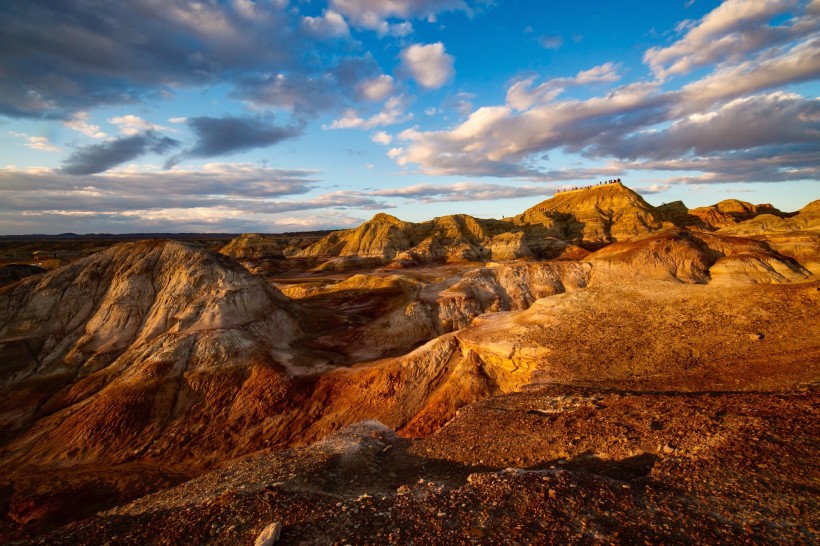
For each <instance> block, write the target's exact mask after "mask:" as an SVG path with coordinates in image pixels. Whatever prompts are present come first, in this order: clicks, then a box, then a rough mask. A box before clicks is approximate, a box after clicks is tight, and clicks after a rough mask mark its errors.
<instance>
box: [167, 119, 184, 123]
mask: <svg viewBox="0 0 820 546" xmlns="http://www.w3.org/2000/svg"><path fill="white" fill-rule="evenodd" d="M168 121H169V122H170V123H185V122H186V121H188V118H168Z"/></svg>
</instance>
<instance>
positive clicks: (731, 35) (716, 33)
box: [644, 0, 797, 79]
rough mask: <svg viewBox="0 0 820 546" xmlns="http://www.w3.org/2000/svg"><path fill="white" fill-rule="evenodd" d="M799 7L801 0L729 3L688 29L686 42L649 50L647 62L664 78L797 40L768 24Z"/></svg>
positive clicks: (733, 0)
mask: <svg viewBox="0 0 820 546" xmlns="http://www.w3.org/2000/svg"><path fill="white" fill-rule="evenodd" d="M796 5H797V0H726V1H725V2H724V3H723V4H721V5H720V6H718V7H717V8H715V9H714V10H712V11H711V12H709V13H708V14H706V15H705V16H704V17H703V19H701V20H700V21H699V22H697V23H696V24H694V25H693V26H691V28H688V30H687V32H686V35H685V36H684V37H683V38H682V39H680V40H678V41H677V42H675V43H674V44H672V45H671V46H669V47H665V48H652V49H649V50H648V51H647V52H646V53H645V54H644V62H646V63H647V64H648V65H649V66H650V68H651V69H652V71H653V72H654V73H655V75H656V76H657V77H659V78H661V79H664V78H666V77H668V76H670V75H676V74H686V73H688V72H690V71H692V70H694V69H695V68H698V67H701V66H706V65H709V64H713V63H716V62H718V61H720V60H723V59H727V58H736V57H737V56H738V55H741V54H745V53H748V52H750V51H756V50H759V49H761V48H764V47H768V46H770V45H772V44H774V43H777V42H780V41H783V40H784V39H789V38H792V37H794V36H793V35H792V33H791V32H790V31H789V27H786V26H769V25H767V24H766V23H767V22H768V21H770V20H771V19H772V18H774V17H776V16H778V15H781V14H783V13H786V12H787V11H788V10H790V9H792V8H794V7H795V6H796ZM684 28H686V27H684Z"/></svg>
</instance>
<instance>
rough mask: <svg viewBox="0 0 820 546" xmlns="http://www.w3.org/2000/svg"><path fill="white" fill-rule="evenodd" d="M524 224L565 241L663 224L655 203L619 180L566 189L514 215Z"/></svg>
mask: <svg viewBox="0 0 820 546" xmlns="http://www.w3.org/2000/svg"><path fill="white" fill-rule="evenodd" d="M515 223H516V224H518V225H523V226H533V225H539V226H544V227H545V228H547V230H548V231H549V232H550V234H551V235H552V236H553V237H556V238H558V239H562V240H564V241H566V242H568V243H572V244H576V245H581V244H586V245H590V244H591V245H601V244H608V243H611V242H614V241H622V240H628V239H631V238H635V237H638V236H642V235H648V234H650V233H653V232H656V231H659V230H661V229H662V228H663V227H664V224H663V222H662V219H661V217H660V215H658V214H657V212H656V211H655V207H653V206H652V205H650V204H649V203H647V202H646V201H645V200H644V198H643V197H641V196H640V195H638V194H637V193H636V192H634V191H632V190H631V189H629V188H627V187H626V186H624V185H623V184H621V183H620V182H613V183H611V184H603V185H599V186H592V187H590V188H584V189H578V190H572V191H565V192H561V193H558V194H556V195H555V196H554V197H552V198H550V199H547V200H546V201H543V202H541V203H539V204H537V205H535V206H534V207H531V208H529V209H527V210H526V211H524V212H523V213H522V214H521V215H519V216H517V217H515Z"/></svg>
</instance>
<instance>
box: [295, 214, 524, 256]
mask: <svg viewBox="0 0 820 546" xmlns="http://www.w3.org/2000/svg"><path fill="white" fill-rule="evenodd" d="M510 227H513V226H509V225H507V224H506V223H505V222H501V221H498V220H482V219H478V218H474V217H472V216H469V215H467V214H455V215H450V216H442V217H439V218H435V219H433V220H430V221H427V222H421V223H413V222H404V221H402V220H399V219H398V218H396V217H394V216H390V215H389V214H384V213H379V214H377V215H375V216H374V217H373V218H372V219H371V220H369V221H368V222H365V223H364V224H362V225H360V226H359V227H357V228H355V229H348V230H342V231H335V232H333V233H331V234H330V235H328V236H327V237H325V238H324V239H322V240H320V241H318V242H317V243H315V244H313V245H311V246H310V247H308V248H306V249H305V250H303V251H302V252H301V256H358V257H362V258H380V259H383V260H391V259H394V258H396V257H398V256H399V254H401V253H403V252H408V251H411V252H412V253H413V254H414V257H415V258H417V259H420V260H421V261H432V260H436V259H441V258H445V257H446V256H447V255H448V254H453V253H458V254H459V256H458V257H463V258H465V259H476V258H478V257H481V255H482V254H483V253H486V250H484V249H482V248H480V247H481V245H482V244H484V243H486V242H488V241H489V240H490V239H491V238H492V237H493V236H495V235H499V234H501V233H504V232H506V231H507V230H509V228H510Z"/></svg>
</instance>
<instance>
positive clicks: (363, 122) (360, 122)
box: [324, 95, 413, 130]
mask: <svg viewBox="0 0 820 546" xmlns="http://www.w3.org/2000/svg"><path fill="white" fill-rule="evenodd" d="M409 102H410V101H409V100H408V99H407V98H406V97H405V96H404V95H399V96H396V97H391V98H389V99H388V100H387V102H385V103H384V107H383V108H382V111H381V112H379V113H378V114H374V115H372V116H370V117H369V118H367V119H365V118H362V117H361V116H359V114H358V113H357V112H356V111H355V110H354V109H352V108H348V109H347V110H345V112H344V114H343V115H342V117H341V118H339V119H337V120H334V121H333V123H331V124H330V126H326V127H324V128H325V129H365V130H367V129H373V128H374V127H384V126H387V125H395V124H397V123H402V122H405V121H408V120H410V119H412V118H413V114H412V113H409V112H407V107H408V106H409Z"/></svg>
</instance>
